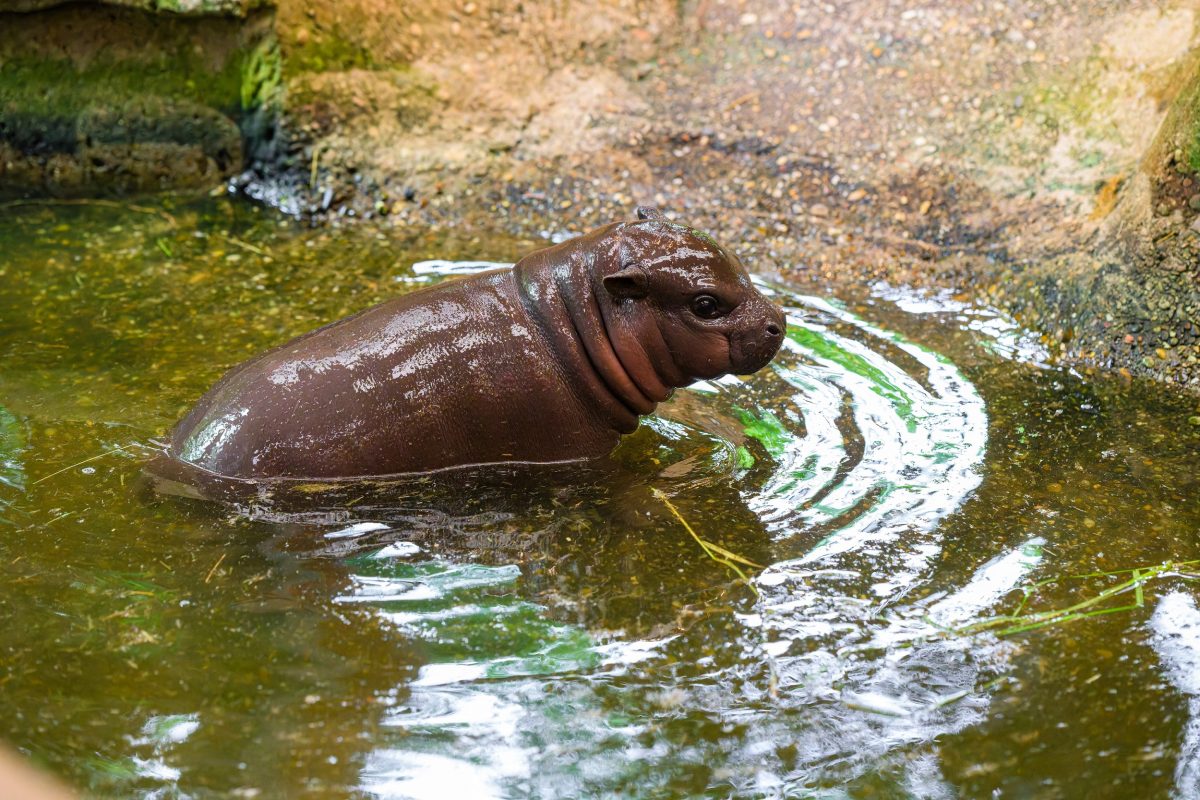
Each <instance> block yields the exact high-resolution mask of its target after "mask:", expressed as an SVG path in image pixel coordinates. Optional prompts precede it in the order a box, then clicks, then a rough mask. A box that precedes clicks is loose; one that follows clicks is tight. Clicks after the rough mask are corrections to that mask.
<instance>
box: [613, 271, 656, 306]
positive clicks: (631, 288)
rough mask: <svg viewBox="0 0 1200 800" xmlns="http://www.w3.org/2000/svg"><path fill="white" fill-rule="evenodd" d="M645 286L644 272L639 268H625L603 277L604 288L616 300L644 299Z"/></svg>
mask: <svg viewBox="0 0 1200 800" xmlns="http://www.w3.org/2000/svg"><path fill="white" fill-rule="evenodd" d="M646 284H647V280H646V272H645V270H643V269H642V268H641V267H626V268H625V269H623V270H621V271H620V272H614V273H613V274H612V275H605V276H604V288H605V289H607V290H608V293H609V294H611V295H612V296H613V297H615V298H616V299H618V300H625V299H636V298H638V297H645V296H646V294H647V289H646Z"/></svg>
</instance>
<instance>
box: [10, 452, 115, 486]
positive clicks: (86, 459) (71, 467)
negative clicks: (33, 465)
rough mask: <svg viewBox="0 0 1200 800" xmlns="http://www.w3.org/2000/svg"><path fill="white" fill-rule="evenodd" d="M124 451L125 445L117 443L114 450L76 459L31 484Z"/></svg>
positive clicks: (32, 484)
mask: <svg viewBox="0 0 1200 800" xmlns="http://www.w3.org/2000/svg"><path fill="white" fill-rule="evenodd" d="M123 452H125V445H117V446H116V447H114V448H113V449H112V450H105V451H104V452H103V453H100V454H99V455H95V456H92V457H91V458H85V459H84V460H83V461H76V462H75V463H74V464H71V465H69V466H66V467H63V468H62V469H60V470H59V471H58V472H51V473H50V474H49V475H43V476H42V477H40V478H38V479H37V480H36V481H32V482H30V484H29V485H30V486H37V485H38V484H39V483H41V482H42V481H48V480H50V479H51V478H53V477H54V476H55V475H62V474H63V473H64V472H66V471H67V470H70V469H75V468H76V467H81V466H83V465H84V464H86V463H88V462H89V461H95V460H96V459H98V458H104V457H105V456H111V455H112V454H113V453H123Z"/></svg>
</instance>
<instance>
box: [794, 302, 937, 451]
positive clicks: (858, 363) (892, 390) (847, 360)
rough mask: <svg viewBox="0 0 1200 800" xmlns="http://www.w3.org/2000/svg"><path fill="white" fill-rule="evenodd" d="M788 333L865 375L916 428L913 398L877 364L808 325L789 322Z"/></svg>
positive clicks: (819, 353) (819, 354)
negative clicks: (796, 324) (800, 325)
mask: <svg viewBox="0 0 1200 800" xmlns="http://www.w3.org/2000/svg"><path fill="white" fill-rule="evenodd" d="M787 337H788V338H789V339H791V340H792V341H793V342H795V343H796V344H798V345H800V346H801V347H803V348H804V349H806V350H808V351H810V352H812V353H813V354H814V355H816V356H817V357H819V358H825V359H828V360H830V361H832V362H834V363H835V364H837V365H839V366H841V367H843V368H844V369H846V370H848V371H850V372H852V373H854V374H855V375H858V376H859V377H862V378H866V379H867V380H868V381H870V382H871V391H873V392H875V393H876V394H878V395H879V396H880V397H883V398H885V399H886V400H887V401H888V402H890V403H891V405H892V408H894V409H895V411H896V414H898V415H899V416H900V418H901V419H902V420H904V422H905V424H906V425H907V426H908V429H909V430H910V431H912V430H915V429H916V425H917V422H916V419H915V418H914V417H913V403H912V398H910V397H909V396H908V394H907V393H906V392H904V391H903V390H902V389H900V388H899V387H898V386H896V385H895V384H894V383H892V382H891V380H889V379H888V377H887V376H886V375H884V374H883V372H881V371H880V370H879V369H878V368H876V367H874V366H872V365H871V364H870V363H868V362H867V360H866V359H865V358H863V357H862V356H860V355H858V354H857V353H851V352H850V351H848V350H846V349H845V348H844V347H841V346H840V345H838V344H836V343H834V342H833V341H831V340H830V339H829V338H827V337H826V336H823V335H822V334H821V333H820V332H819V331H816V330H813V329H811V328H805V327H799V326H795V325H789V326H788V330H787Z"/></svg>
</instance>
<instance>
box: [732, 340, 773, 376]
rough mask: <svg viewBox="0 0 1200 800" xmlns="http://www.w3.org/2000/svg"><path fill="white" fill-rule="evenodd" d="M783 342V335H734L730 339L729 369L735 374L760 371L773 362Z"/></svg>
mask: <svg viewBox="0 0 1200 800" xmlns="http://www.w3.org/2000/svg"><path fill="white" fill-rule="evenodd" d="M782 343H783V337H782V336H775V337H772V338H767V337H754V338H750V337H732V338H731V339H730V341H729V371H730V372H731V373H733V374H734V375H749V374H750V373H752V372H758V371H759V370H760V369H762V368H763V367H765V366H766V365H767V364H769V363H771V359H773V358H774V357H775V354H776V353H778V352H779V347H780V345H781V344H782Z"/></svg>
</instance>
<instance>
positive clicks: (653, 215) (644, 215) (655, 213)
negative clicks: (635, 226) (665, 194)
mask: <svg viewBox="0 0 1200 800" xmlns="http://www.w3.org/2000/svg"><path fill="white" fill-rule="evenodd" d="M637 218H638V219H663V215H662V212H661V211H659V210H658V209H657V208H655V207H654V206H638V207H637Z"/></svg>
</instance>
